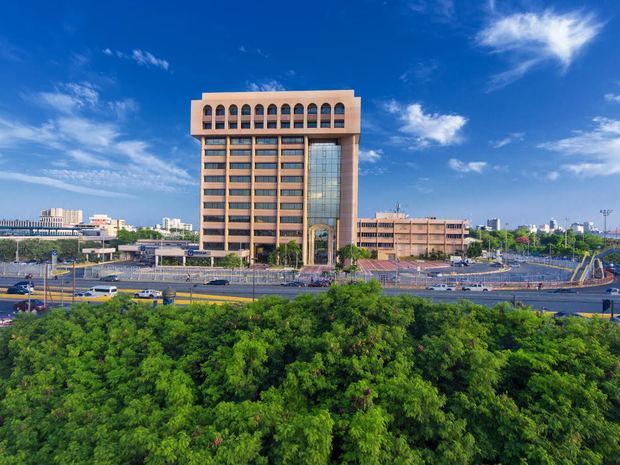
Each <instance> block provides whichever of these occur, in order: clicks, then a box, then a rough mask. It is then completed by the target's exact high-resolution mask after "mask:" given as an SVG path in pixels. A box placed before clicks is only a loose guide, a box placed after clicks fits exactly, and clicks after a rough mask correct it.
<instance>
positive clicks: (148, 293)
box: [133, 289, 161, 299]
mask: <svg viewBox="0 0 620 465" xmlns="http://www.w3.org/2000/svg"><path fill="white" fill-rule="evenodd" d="M133 296H134V297H136V298H137V299H155V298H160V297H161V291H158V290H157V289H144V290H142V291H140V292H136V293H135V294H134V295H133Z"/></svg>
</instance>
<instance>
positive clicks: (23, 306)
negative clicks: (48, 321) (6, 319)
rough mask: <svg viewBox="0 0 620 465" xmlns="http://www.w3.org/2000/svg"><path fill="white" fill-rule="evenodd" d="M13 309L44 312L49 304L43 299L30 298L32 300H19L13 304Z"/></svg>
mask: <svg viewBox="0 0 620 465" xmlns="http://www.w3.org/2000/svg"><path fill="white" fill-rule="evenodd" d="M13 310H15V311H16V312H28V311H31V312H44V311H45V310H47V306H46V305H45V302H43V301H42V300H39V299H30V301H28V300H22V301H21V302H17V303H16V304H15V305H13Z"/></svg>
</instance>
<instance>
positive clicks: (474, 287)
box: [463, 284, 493, 292]
mask: <svg viewBox="0 0 620 465" xmlns="http://www.w3.org/2000/svg"><path fill="white" fill-rule="evenodd" d="M463 290H464V291H472V292H489V291H492V290H493V288H492V287H491V286H485V285H484V284H468V285H466V286H463Z"/></svg>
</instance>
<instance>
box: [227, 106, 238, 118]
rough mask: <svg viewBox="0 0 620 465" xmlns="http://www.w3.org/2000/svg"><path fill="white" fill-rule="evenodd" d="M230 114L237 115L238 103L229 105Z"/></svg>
mask: <svg viewBox="0 0 620 465" xmlns="http://www.w3.org/2000/svg"><path fill="white" fill-rule="evenodd" d="M228 114H229V115H230V116H237V105H231V106H229V107H228Z"/></svg>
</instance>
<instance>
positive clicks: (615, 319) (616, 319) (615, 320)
mask: <svg viewBox="0 0 620 465" xmlns="http://www.w3.org/2000/svg"><path fill="white" fill-rule="evenodd" d="M609 321H611V322H612V323H615V324H617V325H620V316H615V317H613V318H610V319H609Z"/></svg>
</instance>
